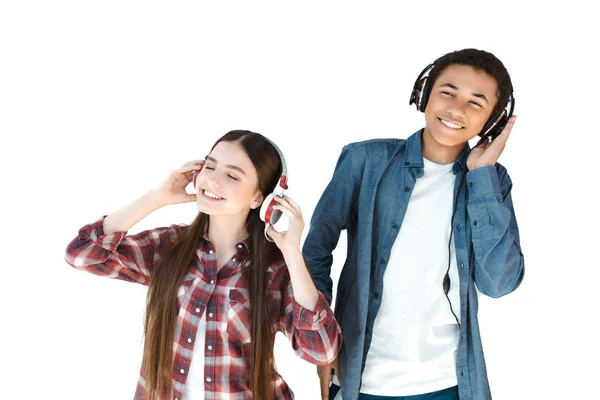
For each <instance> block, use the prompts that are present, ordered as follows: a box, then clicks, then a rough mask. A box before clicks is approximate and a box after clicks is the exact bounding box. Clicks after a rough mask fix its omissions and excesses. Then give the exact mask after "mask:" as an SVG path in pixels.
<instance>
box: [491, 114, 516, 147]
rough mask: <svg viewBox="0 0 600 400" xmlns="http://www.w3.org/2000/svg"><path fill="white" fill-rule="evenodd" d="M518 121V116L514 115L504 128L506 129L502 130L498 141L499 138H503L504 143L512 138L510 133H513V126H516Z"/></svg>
mask: <svg viewBox="0 0 600 400" xmlns="http://www.w3.org/2000/svg"><path fill="white" fill-rule="evenodd" d="M516 120H517V116H516V115H513V116H512V117H510V119H509V120H508V122H507V123H506V126H505V127H504V129H502V132H500V134H499V135H498V137H497V138H496V139H498V138H499V137H502V139H504V141H506V139H508V137H509V136H510V133H511V132H512V129H513V126H514V125H515V121H516Z"/></svg>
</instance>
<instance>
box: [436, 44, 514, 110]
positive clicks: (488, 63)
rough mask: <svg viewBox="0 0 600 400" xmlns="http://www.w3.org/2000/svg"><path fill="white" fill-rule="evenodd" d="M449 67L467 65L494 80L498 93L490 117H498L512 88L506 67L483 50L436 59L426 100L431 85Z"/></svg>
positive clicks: (462, 52) (506, 102) (463, 52)
mask: <svg viewBox="0 0 600 400" xmlns="http://www.w3.org/2000/svg"><path fill="white" fill-rule="evenodd" d="M450 65H468V66H470V67H473V68H474V69H476V70H480V71H483V72H485V73H486V74H488V75H490V76H491V77H492V78H494V79H495V80H496V84H497V86H498V92H497V93H496V95H497V96H498V103H497V104H496V106H495V107H494V109H493V110H492V114H491V115H492V116H494V115H498V114H499V113H501V112H502V110H503V109H504V108H505V107H506V105H507V104H508V101H509V99H510V95H511V94H512V92H513V86H512V82H511V80H510V75H509V74H508V71H507V70H506V67H504V64H502V61H500V60H499V59H498V58H497V57H496V56H495V55H493V54H492V53H489V52H487V51H483V50H477V49H463V50H457V51H454V52H452V53H448V54H445V55H443V56H442V57H440V58H438V59H437V60H436V61H435V62H434V64H433V68H432V69H431V71H430V72H429V74H428V78H427V80H428V84H427V86H428V87H427V89H426V90H427V93H426V95H427V98H429V95H430V94H431V89H432V88H433V84H434V83H435V81H436V79H437V78H438V76H439V75H440V74H441V73H442V71H444V70H445V69H446V68H447V67H449V66H450ZM429 82H431V83H429Z"/></svg>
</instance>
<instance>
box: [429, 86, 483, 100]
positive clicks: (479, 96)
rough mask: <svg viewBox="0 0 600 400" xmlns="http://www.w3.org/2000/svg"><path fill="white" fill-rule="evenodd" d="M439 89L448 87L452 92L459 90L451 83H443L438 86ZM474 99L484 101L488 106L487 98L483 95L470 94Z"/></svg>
mask: <svg viewBox="0 0 600 400" xmlns="http://www.w3.org/2000/svg"><path fill="white" fill-rule="evenodd" d="M440 87H449V88H451V89H454V90H459V89H458V87H457V86H456V85H453V84H452V83H444V84H442V85H440ZM471 94H472V95H473V96H474V97H477V98H479V99H483V100H485V102H486V103H488V104H490V101H489V100H488V98H487V97H486V95H485V94H483V93H471Z"/></svg>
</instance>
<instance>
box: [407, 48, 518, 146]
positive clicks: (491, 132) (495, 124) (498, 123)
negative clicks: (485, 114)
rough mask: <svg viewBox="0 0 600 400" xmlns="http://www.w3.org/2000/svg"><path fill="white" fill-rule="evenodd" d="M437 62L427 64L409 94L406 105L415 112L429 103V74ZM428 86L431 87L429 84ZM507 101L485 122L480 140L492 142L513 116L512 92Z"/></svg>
mask: <svg viewBox="0 0 600 400" xmlns="http://www.w3.org/2000/svg"><path fill="white" fill-rule="evenodd" d="M438 60H439V59H438ZM438 60H435V61H434V62H433V63H432V64H429V65H428V66H426V67H425V68H424V69H423V71H421V73H420V74H419V77H418V78H417V80H416V81H415V84H414V86H413V90H412V92H411V94H410V100H409V102H408V105H412V104H415V106H416V107H417V110H418V111H421V112H423V113H424V112H425V108H426V107H427V103H428V101H429V94H430V89H429V87H428V86H427V83H428V80H429V79H428V78H429V73H430V72H431V70H432V69H433V68H434V66H435V63H436V62H437V61H438ZM429 84H430V85H431V82H430V83H429ZM508 99H509V100H508V104H507V105H506V106H505V107H504V108H503V109H502V111H501V112H500V114H499V115H498V116H495V115H492V116H490V118H489V119H488V120H487V121H486V123H485V125H484V126H483V129H482V130H481V132H480V133H479V136H481V137H482V138H483V137H486V136H487V137H490V138H491V139H492V140H493V139H494V138H495V137H496V136H498V135H499V134H500V133H501V132H502V130H503V129H504V127H505V126H506V123H507V122H508V119H509V118H510V117H511V116H512V115H513V111H514V109H515V98H514V96H513V93H512V91H511V93H510V94H509V98H508Z"/></svg>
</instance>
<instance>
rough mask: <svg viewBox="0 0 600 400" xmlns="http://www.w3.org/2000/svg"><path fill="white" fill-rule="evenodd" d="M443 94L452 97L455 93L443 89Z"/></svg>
mask: <svg viewBox="0 0 600 400" xmlns="http://www.w3.org/2000/svg"><path fill="white" fill-rule="evenodd" d="M442 94H443V95H444V96H450V97H454V94H452V93H450V92H446V91H445V90H442Z"/></svg>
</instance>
